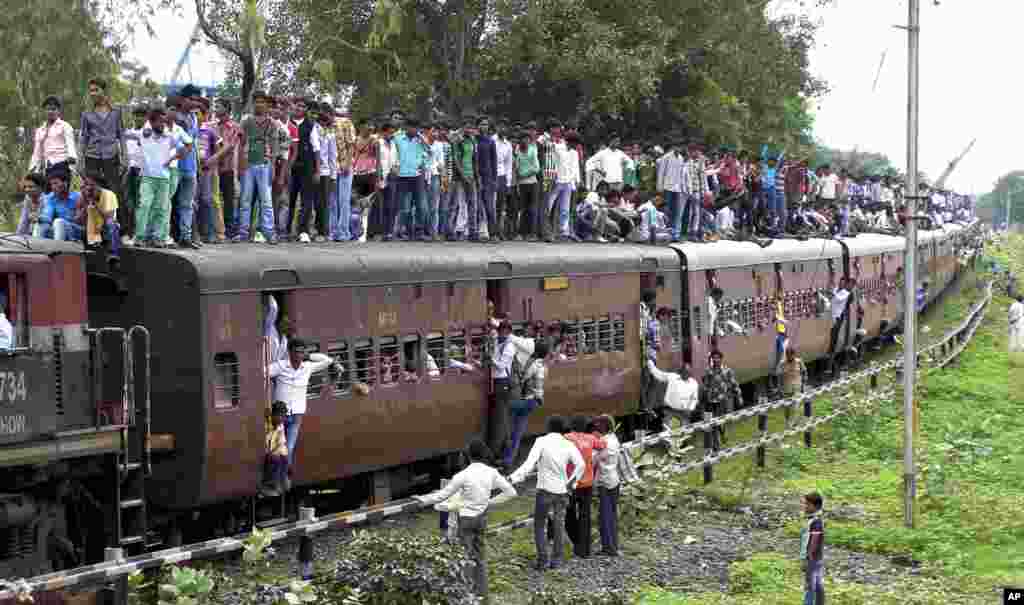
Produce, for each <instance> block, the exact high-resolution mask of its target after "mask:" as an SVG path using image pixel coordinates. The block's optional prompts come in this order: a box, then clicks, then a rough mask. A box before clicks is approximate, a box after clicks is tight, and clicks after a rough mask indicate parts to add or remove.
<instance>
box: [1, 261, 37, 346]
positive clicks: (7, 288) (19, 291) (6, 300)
mask: <svg viewBox="0 0 1024 605" xmlns="http://www.w3.org/2000/svg"><path fill="white" fill-rule="evenodd" d="M27 295H28V288H27V287H26V286H25V276H24V275H20V274H15V273H8V274H0V305H2V309H0V310H2V311H3V312H4V313H6V314H7V320H8V321H9V322H11V327H12V328H13V332H14V333H13V334H12V338H11V349H12V350H13V349H24V348H28V347H29V344H30V343H29V329H28V300H27Z"/></svg>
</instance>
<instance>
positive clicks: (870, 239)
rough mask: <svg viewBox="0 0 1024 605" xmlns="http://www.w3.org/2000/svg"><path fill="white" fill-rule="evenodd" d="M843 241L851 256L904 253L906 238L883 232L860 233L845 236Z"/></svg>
mask: <svg viewBox="0 0 1024 605" xmlns="http://www.w3.org/2000/svg"><path fill="white" fill-rule="evenodd" d="M842 241H843V246H845V247H846V250H847V251H848V253H849V254H850V256H872V255H874V254H886V253H891V252H901V253H902V252H903V248H904V245H905V244H906V238H903V237H897V236H894V235H883V234H881V233H858V234H857V237H848V238H844V239H843V240H842Z"/></svg>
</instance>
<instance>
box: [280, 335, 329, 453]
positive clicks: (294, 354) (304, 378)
mask: <svg viewBox="0 0 1024 605" xmlns="http://www.w3.org/2000/svg"><path fill="white" fill-rule="evenodd" d="M329 365H331V358H330V357H328V356H326V355H324V354H323V353H309V354H308V355H307V354H306V343H305V342H304V341H303V340H302V339H299V338H293V339H292V340H291V341H289V342H288V359H279V360H277V361H274V362H272V363H271V364H270V365H269V366H267V375H268V376H269V377H270V378H271V379H273V380H274V401H283V402H285V403H286V404H287V405H288V416H287V417H286V418H285V423H284V431H285V438H286V439H287V441H288V472H289V473H291V471H292V468H293V465H294V464H295V448H296V446H297V445H298V443H299V429H300V428H301V427H302V417H303V416H304V415H305V414H306V389H307V388H308V387H309V379H310V377H311V376H312V375H313V374H314V373H316V372H320V371H323V370H326V369H327V367H328V366H329Z"/></svg>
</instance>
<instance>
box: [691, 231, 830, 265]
mask: <svg viewBox="0 0 1024 605" xmlns="http://www.w3.org/2000/svg"><path fill="white" fill-rule="evenodd" d="M671 247H672V248H673V249H675V250H676V251H677V252H678V253H679V254H680V255H681V256H682V257H683V258H685V262H686V268H687V270H689V271H700V270H703V269H728V268H732V267H746V266H751V265H762V264H769V263H786V262H800V261H808V260H817V259H823V258H839V257H841V256H842V255H843V248H842V246H841V245H840V244H839V243H838V242H836V241H835V240H827V239H809V240H805V241H800V240H795V239H777V240H773V241H772V244H771V245H770V246H768V247H767V248H762V247H761V246H758V245H757V244H755V243H753V242H733V241H726V240H722V241H717V242H714V243H706V244H672V245H671Z"/></svg>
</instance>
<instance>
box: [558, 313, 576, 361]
mask: <svg viewBox="0 0 1024 605" xmlns="http://www.w3.org/2000/svg"><path fill="white" fill-rule="evenodd" d="M579 340H580V324H579V322H577V321H565V322H562V355H565V357H566V358H567V359H569V360H575V359H576V357H577V356H578V355H579Z"/></svg>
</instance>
